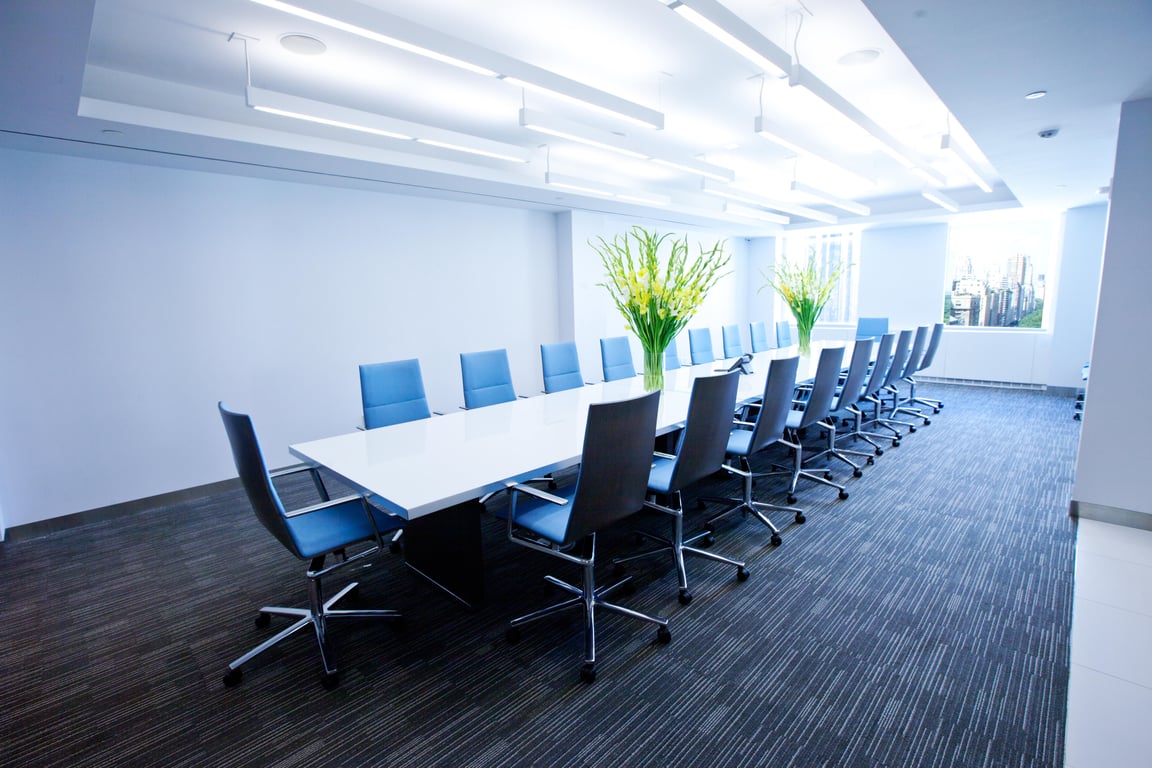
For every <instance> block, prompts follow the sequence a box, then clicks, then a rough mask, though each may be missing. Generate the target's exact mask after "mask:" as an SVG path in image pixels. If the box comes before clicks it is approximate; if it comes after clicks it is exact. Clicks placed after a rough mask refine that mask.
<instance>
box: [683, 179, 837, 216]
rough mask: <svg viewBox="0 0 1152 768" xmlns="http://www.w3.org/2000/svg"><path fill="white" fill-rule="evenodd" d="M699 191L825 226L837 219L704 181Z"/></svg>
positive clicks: (806, 208) (828, 214)
mask: <svg viewBox="0 0 1152 768" xmlns="http://www.w3.org/2000/svg"><path fill="white" fill-rule="evenodd" d="M701 189H702V190H703V191H704V192H707V193H708V194H710V195H716V196H717V197H724V198H727V199H729V200H735V201H736V202H738V203H748V204H749V205H755V206H759V207H761V208H771V209H772V210H774V211H781V212H783V213H790V214H792V215H793V216H799V217H801V218H805V219H812V220H813V221H821V222H824V223H825V224H835V223H836V222H837V221H839V219H837V218H836V217H835V216H833V215H832V214H830V213H825V212H824V211H818V210H816V209H815V208H808V207H806V206H803V205H796V204H795V203H786V202H782V201H780V200H773V199H771V198H768V197H762V196H760V195H758V194H757V193H755V192H749V191H747V190H743V189H740V188H738V187H730V186H728V185H726V184H717V183H715V182H712V181H709V180H708V179H704V180H703V182H702V183H701Z"/></svg>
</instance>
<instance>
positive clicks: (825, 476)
mask: <svg viewBox="0 0 1152 768" xmlns="http://www.w3.org/2000/svg"><path fill="white" fill-rule="evenodd" d="M824 479H825V480H831V479H832V473H831V472H825V473H824Z"/></svg>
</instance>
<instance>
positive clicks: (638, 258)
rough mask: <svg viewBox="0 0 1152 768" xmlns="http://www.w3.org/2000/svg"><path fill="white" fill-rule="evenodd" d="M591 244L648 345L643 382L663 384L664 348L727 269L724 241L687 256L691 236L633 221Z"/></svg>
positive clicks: (616, 295) (609, 282)
mask: <svg viewBox="0 0 1152 768" xmlns="http://www.w3.org/2000/svg"><path fill="white" fill-rule="evenodd" d="M669 238H671V240H670V241H669V244H670V253H669V255H668V257H667V259H661V256H660V249H661V246H663V244H664V242H665V241H668V240H669ZM597 240H598V244H593V245H592V247H593V249H595V251H596V252H597V253H598V254H599V255H600V259H601V261H602V262H603V264H604V269H605V270H607V273H608V274H607V281H606V282H603V283H598V285H601V286H603V287H604V288H606V289H607V290H608V293H609V295H611V297H612V301H613V302H614V303H615V304H616V308H617V309H619V310H620V314H622V315H624V320H625V322H626V323H627V324H628V328H629V330H631V331H632V332H633V333H634V334H636V337H637V338H638V339H639V340H640V345H641V346H642V347H643V348H644V384H645V386H646V388H648V389H659V388H661V387H662V386H663V381H664V350H665V349H667V347H668V345H669V344H670V343H671V342H672V340H673V339H674V338H676V334H678V333H680V331H681V330H683V329H684V326H685V325H687V324H688V321H689V320H691V319H692V316H693V315H695V314H696V310H697V309H699V307H700V304H701V303H703V301H704V297H705V296H706V295H707V294H708V291H709V290H711V288H712V286H713V285H715V284H716V281H717V280H719V279H720V278H721V277H723V276H724V274H727V273H721V272H720V270H721V269H723V268H724V267H725V266H726V265H727V264H728V261H729V259H730V257H729V256H728V255H727V254H725V253H724V241H723V240H720V241H718V242H716V243H715V244H714V245H713V246H712V247H711V248H705V247H704V246H703V245H701V246H700V255H699V257H697V258H696V259H694V260H693V261H692V262H691V263H689V262H688V237H687V236H685V237H683V238H679V239H678V238H675V237H672V235H671V234H668V233H666V234H659V233H656V232H649V231H648V230H646V229H644V228H643V227H633V228H632V230H631V231H630V232H628V233H626V234H624V235H617V236H616V237H614V238H612V240H610V241H609V240H605V239H604V238H603V237H601V238H597Z"/></svg>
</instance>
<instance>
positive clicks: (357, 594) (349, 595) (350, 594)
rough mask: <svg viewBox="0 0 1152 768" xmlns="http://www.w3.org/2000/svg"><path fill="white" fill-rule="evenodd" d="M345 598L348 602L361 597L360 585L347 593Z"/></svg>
mask: <svg viewBox="0 0 1152 768" xmlns="http://www.w3.org/2000/svg"><path fill="white" fill-rule="evenodd" d="M344 597H345V598H347V599H348V600H355V599H356V598H358V597H360V585H359V584H357V585H356V586H354V587H352V589H350V590H348V591H347V592H345V593H344Z"/></svg>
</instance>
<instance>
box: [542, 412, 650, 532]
mask: <svg viewBox="0 0 1152 768" xmlns="http://www.w3.org/2000/svg"><path fill="white" fill-rule="evenodd" d="M659 408H660V391H659V390H657V391H655V392H649V393H648V394H646V395H641V396H640V397H636V398H633V399H631V400H620V401H618V402H613V403H596V404H593V405H592V406H590V407H589V408H588V422H587V426H586V427H585V429H584V449H583V452H582V453H581V458H580V476H579V478H578V479H577V481H576V493H575V495H574V496H573V498H572V508H571V512H570V513H569V516H568V528H567V530H566V531H565V532H564V543H565V544H572V543H575V542H577V541H580V540H581V539H583V538H584V537H585V536H587V535H588V534H590V533H595V532H596V531H598V530H600V529H601V528H605V527H607V526H608V525H611V524H612V523H614V522H616V521H617V520H622V519H624V518H625V517H628V516H629V515H631V514H634V513H635V512H637V511H638V510H639V509H640V508H641V507H642V506H643V505H644V498H645V494H646V493H647V491H648V474H649V472H650V471H651V469H652V444H653V442H654V441H655V439H656V414H657V412H658V410H659Z"/></svg>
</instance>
